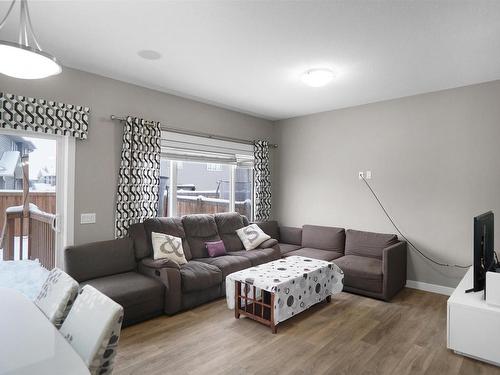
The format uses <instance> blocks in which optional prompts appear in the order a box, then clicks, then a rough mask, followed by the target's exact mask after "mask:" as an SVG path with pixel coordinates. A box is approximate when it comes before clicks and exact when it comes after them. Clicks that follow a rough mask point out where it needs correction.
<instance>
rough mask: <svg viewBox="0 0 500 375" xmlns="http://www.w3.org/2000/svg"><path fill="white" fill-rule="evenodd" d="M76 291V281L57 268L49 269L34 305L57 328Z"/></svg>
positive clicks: (64, 316)
mask: <svg viewBox="0 0 500 375" xmlns="http://www.w3.org/2000/svg"><path fill="white" fill-rule="evenodd" d="M77 293H78V283H77V282H76V281H75V280H74V279H73V278H72V277H71V276H69V275H68V274H67V273H65V272H63V271H61V270H60V269H59V268H54V269H53V270H52V271H50V273H49V276H48V277H47V280H46V281H45V283H44V284H43V285H42V289H41V290H40V293H39V294H38V296H37V297H36V299H35V305H37V306H38V308H39V309H40V310H41V311H42V312H43V313H44V314H45V316H46V317H47V318H48V319H49V320H50V321H51V322H52V323H53V324H54V325H55V326H56V327H57V328H59V327H60V326H61V324H62V323H63V321H64V319H65V318H66V316H67V315H68V313H69V310H70V309H71V305H72V304H73V302H74V300H75V298H76V295H77Z"/></svg>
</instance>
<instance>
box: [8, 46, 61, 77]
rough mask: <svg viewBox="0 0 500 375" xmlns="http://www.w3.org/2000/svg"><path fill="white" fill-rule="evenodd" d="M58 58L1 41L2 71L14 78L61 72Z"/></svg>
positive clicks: (47, 75) (45, 75)
mask: <svg viewBox="0 0 500 375" xmlns="http://www.w3.org/2000/svg"><path fill="white" fill-rule="evenodd" d="M61 71H62V68H61V65H59V63H58V62H57V60H56V58H55V57H54V56H52V55H50V54H48V53H46V52H43V51H40V50H37V49H34V48H31V47H29V46H24V45H21V44H17V43H12V42H6V41H0V73H2V74H5V75H8V76H10V77H14V78H21V79H38V78H45V77H49V76H53V75H56V74H59V73H61Z"/></svg>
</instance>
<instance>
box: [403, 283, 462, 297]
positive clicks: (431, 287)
mask: <svg viewBox="0 0 500 375" xmlns="http://www.w3.org/2000/svg"><path fill="white" fill-rule="evenodd" d="M406 287H407V288H412V289H418V290H424V291H426V292H432V293H438V294H444V295H445V296H451V294H452V293H453V291H454V290H455V288H450V287H448V286H443V285H436V284H428V283H424V282H422V281H415V280H406Z"/></svg>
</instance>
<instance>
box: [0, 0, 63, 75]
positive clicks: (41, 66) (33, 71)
mask: <svg viewBox="0 0 500 375" xmlns="http://www.w3.org/2000/svg"><path fill="white" fill-rule="evenodd" d="M16 1H17V0H13V1H12V3H11V4H10V7H9V9H8V10H7V14H6V15H5V17H4V18H3V19H2V21H0V30H1V29H2V27H3V26H4V25H5V23H6V21H7V18H8V17H9V15H10V13H11V12H12V9H13V8H14V5H15V3H16ZM61 71H62V68H61V65H59V63H58V62H57V59H56V58H55V57H54V56H52V55H51V54H49V53H47V52H44V51H42V47H40V43H38V40H37V39H36V36H35V32H34V31H33V25H32V24H31V17H30V13H29V10H28V2H27V0H20V21H19V38H18V42H17V43H15V42H8V41H4V40H0V73H2V74H5V75H8V76H10V77H14V78H22V79H38V78H45V77H49V76H53V75H56V74H59V73H61Z"/></svg>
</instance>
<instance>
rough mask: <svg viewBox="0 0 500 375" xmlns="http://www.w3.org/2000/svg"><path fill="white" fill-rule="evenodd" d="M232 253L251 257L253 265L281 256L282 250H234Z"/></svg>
mask: <svg viewBox="0 0 500 375" xmlns="http://www.w3.org/2000/svg"><path fill="white" fill-rule="evenodd" d="M230 255H232V256H234V255H236V256H242V257H244V258H247V259H249V260H250V262H251V263H252V267H253V266H258V265H259V264H263V263H267V262H272V261H273V260H277V259H280V258H281V254H280V252H279V251H278V250H277V249H273V248H268V249H255V250H241V251H233V252H232V253H231V254H230Z"/></svg>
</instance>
